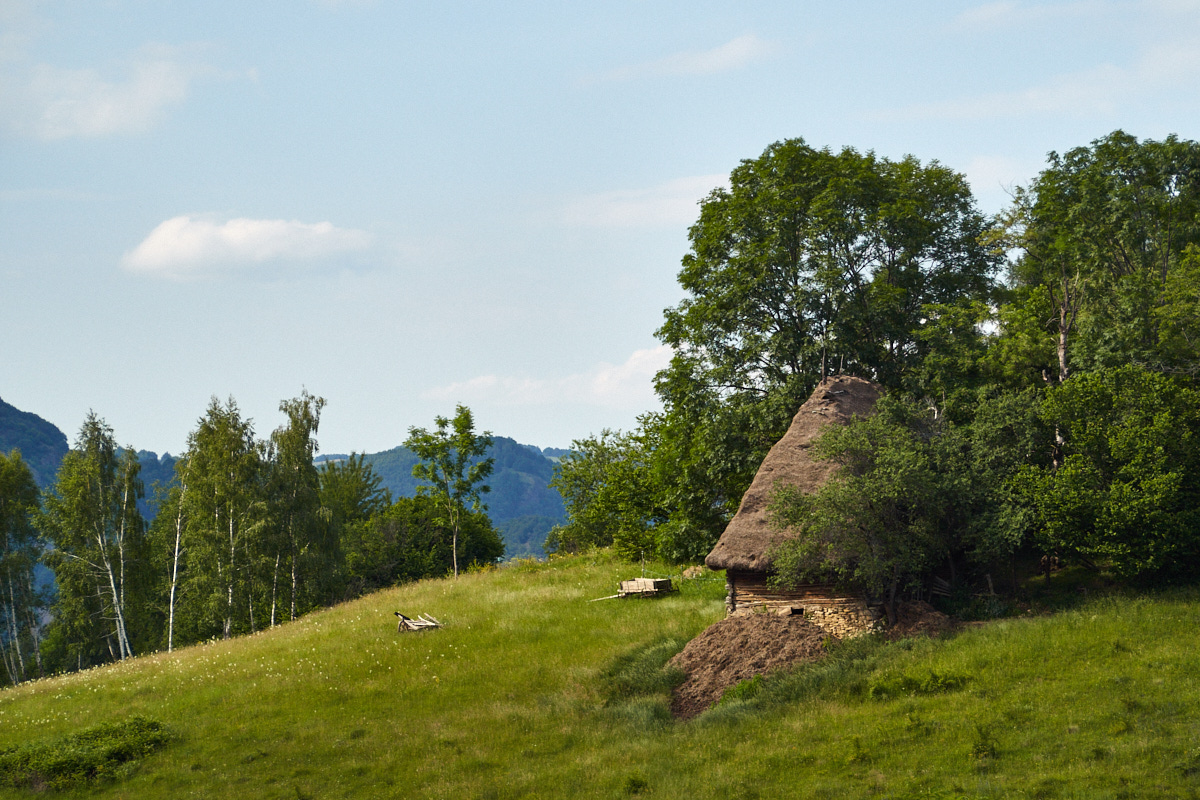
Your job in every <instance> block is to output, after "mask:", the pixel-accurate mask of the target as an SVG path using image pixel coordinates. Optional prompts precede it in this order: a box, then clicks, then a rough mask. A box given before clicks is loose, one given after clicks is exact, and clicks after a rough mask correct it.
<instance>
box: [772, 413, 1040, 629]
mask: <svg viewBox="0 0 1200 800" xmlns="http://www.w3.org/2000/svg"><path fill="white" fill-rule="evenodd" d="M1037 408H1038V400H1037V397H1036V396H1035V395H1034V394H1032V393H1030V392H1025V393H1021V394H1017V393H989V392H987V391H986V390H982V391H980V392H979V393H978V394H977V396H976V398H975V415H974V418H973V419H971V420H970V421H969V422H968V423H966V424H955V423H954V422H953V421H952V420H951V419H950V418H948V417H947V416H945V415H944V414H942V413H941V412H940V411H939V410H938V409H937V408H936V407H931V406H924V405H921V404H918V403H915V402H913V401H911V400H905V399H903V398H902V397H899V396H889V397H885V398H883V399H882V400H881V401H880V403H879V405H878V407H877V412H876V413H875V414H874V415H872V416H871V417H868V418H867V419H860V420H854V421H852V422H851V423H850V424H848V425H845V426H839V425H834V426H830V427H829V429H828V430H826V431H825V432H824V433H823V434H822V435H821V437H820V438H819V439H818V441H817V443H816V445H815V448H814V452H815V454H816V455H817V457H819V458H822V459H827V460H832V461H833V462H834V463H835V464H837V465H838V470H837V472H836V473H835V474H834V477H833V478H832V479H831V480H830V481H829V483H828V484H827V485H825V486H824V487H822V488H821V489H820V490H819V491H818V492H817V493H816V494H815V495H805V494H803V493H801V492H800V491H799V490H797V489H794V488H791V487H781V488H780V489H779V490H778V491H777V492H776V495H775V497H774V498H773V501H772V508H771V514H772V517H773V520H774V523H775V524H776V525H777V526H778V527H780V528H781V529H785V530H790V531H791V532H792V533H793V535H794V538H793V539H792V540H791V541H788V542H786V543H784V544H782V545H781V546H780V547H779V548H778V551H777V553H776V554H775V565H776V569H777V571H778V578H777V579H778V580H779V582H781V583H783V584H785V585H794V584H797V583H803V582H810V581H818V582H823V581H835V582H838V583H842V584H844V585H847V586H850V587H853V588H855V589H858V590H862V591H865V592H866V593H867V594H868V595H871V596H874V597H877V598H880V599H881V600H882V601H883V602H884V606H885V608H886V609H887V611H888V614H889V617H891V618H892V619H894V617H895V601H896V597H897V594H898V593H901V592H903V591H905V590H908V589H918V588H920V587H921V586H923V585H924V582H925V580H926V579H927V578H928V576H929V574H930V573H932V572H933V571H934V570H935V569H938V568H940V567H942V566H946V567H948V570H949V574H950V578H951V582H952V583H954V582H957V580H958V577H957V576H958V573H959V571H960V568H959V566H958V565H959V564H962V563H964V562H965V564H966V566H968V567H970V568H971V569H972V570H975V571H976V574H977V575H978V573H979V572H983V571H985V570H986V571H987V572H988V574H990V573H991V571H992V570H993V569H994V568H996V567H1000V566H1002V565H1004V564H1005V562H1009V563H1011V562H1010V561H1009V559H1011V557H1012V555H1013V554H1014V553H1015V552H1016V551H1017V549H1018V548H1020V547H1021V546H1022V545H1023V544H1024V543H1025V542H1026V541H1027V539H1028V536H1029V535H1030V531H1031V529H1032V528H1033V519H1032V518H1031V516H1030V514H1029V510H1028V507H1027V504H1026V503H1025V501H1024V498H1023V497H1022V495H1021V494H1020V492H1019V491H1018V490H1017V489H1016V488H1015V486H1014V482H1015V480H1016V477H1017V473H1018V471H1019V470H1020V469H1021V468H1022V466H1023V465H1026V464H1028V463H1030V462H1031V461H1032V462H1036V461H1037V460H1038V454H1039V452H1044V451H1045V450H1046V449H1047V448H1046V443H1047V442H1048V441H1049V433H1048V431H1047V429H1046V428H1045V427H1044V426H1043V425H1040V424H1038V422H1037V419H1036V414H1037Z"/></svg>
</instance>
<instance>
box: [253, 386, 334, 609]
mask: <svg viewBox="0 0 1200 800" xmlns="http://www.w3.org/2000/svg"><path fill="white" fill-rule="evenodd" d="M324 407H325V398H323V397H314V396H312V395H310V394H309V393H308V392H307V391H305V392H303V393H302V394H301V395H300V397H297V398H294V399H292V400H284V401H283V402H282V403H280V404H279V410H280V411H282V412H283V413H284V414H286V415H287V420H288V421H287V424H285V425H283V426H281V427H279V428H278V429H276V430H275V432H274V433H272V434H271V442H270V452H269V453H268V460H269V462H270V478H269V480H268V482H267V489H266V490H267V498H268V503H269V506H270V510H271V516H272V524H273V525H274V528H275V531H274V533H275V535H274V537H273V539H274V543H275V548H274V549H275V553H274V564H273V568H272V573H271V624H272V625H274V624H275V622H276V603H277V597H278V583H279V570H280V561H281V559H283V558H286V562H285V564H286V568H287V571H288V575H287V577H288V579H289V581H288V588H289V591H288V615H289V617H288V618H289V619H295V618H296V615H297V613H303V612H304V611H307V610H308V609H309V608H310V607H312V605H313V604H315V603H316V602H319V598H321V595H322V592H321V591H320V589H319V588H318V587H317V586H316V584H317V583H328V582H327V581H323V580H322V577H323V576H332V574H333V573H334V572H335V571H336V570H335V564H336V561H337V540H336V538H334V537H330V536H328V535H327V534H328V533H329V532H330V531H329V528H328V526H327V525H325V524H324V522H323V520H322V518H321V513H320V510H321V479H320V476H319V475H318V473H317V468H316V467H315V466H314V465H313V456H314V455H315V454H316V452H317V442H316V439H315V438H314V437H315V436H316V433H317V428H318V427H319V426H320V423H321V409H322V408H324ZM328 588H329V587H328V586H326V590H327V591H328Z"/></svg>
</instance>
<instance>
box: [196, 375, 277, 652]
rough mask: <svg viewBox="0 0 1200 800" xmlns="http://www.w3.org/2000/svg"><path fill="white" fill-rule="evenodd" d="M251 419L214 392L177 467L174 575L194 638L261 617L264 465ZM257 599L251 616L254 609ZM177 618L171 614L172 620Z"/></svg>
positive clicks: (256, 622) (255, 623) (269, 562)
mask: <svg viewBox="0 0 1200 800" xmlns="http://www.w3.org/2000/svg"><path fill="white" fill-rule="evenodd" d="M263 456H264V453H263V447H262V445H261V443H260V442H259V441H258V440H257V439H256V438H255V436H254V427H253V425H252V423H251V421H250V420H249V419H245V418H243V417H242V415H241V411H240V410H239V409H238V407H237V404H236V403H235V402H234V400H233V398H230V399H229V400H228V401H227V402H226V403H225V404H224V405H222V404H221V403H220V402H219V401H218V400H217V399H216V398H215V397H214V398H213V399H212V401H211V402H210V403H209V406H208V409H207V410H206V412H205V414H204V416H203V417H201V418H200V420H199V423H198V424H197V427H196V429H195V430H194V431H192V433H191V434H189V435H188V449H187V452H186V453H185V454H184V455H183V457H182V458H180V460H179V463H178V464H177V465H176V469H177V470H178V471H179V473H180V475H181V477H182V478H183V479H184V480H185V483H186V486H187V489H186V491H185V492H183V493H182V512H181V513H182V519H183V525H184V529H183V531H182V539H183V540H184V544H183V546H182V551H183V553H184V556H185V559H186V561H185V564H184V565H183V567H182V568H181V569H182V572H183V575H182V576H181V578H180V580H181V582H182V586H181V590H182V592H183V595H184V596H183V598H182V599H183V600H184V601H185V602H186V606H187V608H186V612H187V613H186V619H185V620H182V621H183V622H185V623H186V624H187V627H188V629H189V630H188V632H187V634H186V635H185V640H190V641H197V640H202V639H206V638H208V637H210V636H212V635H215V634H217V633H219V634H220V635H221V636H223V637H224V638H229V637H231V636H233V635H234V634H235V633H239V632H243V631H254V630H257V629H258V627H260V626H261V624H262V623H263V617H262V606H263V604H264V603H265V602H267V601H268V600H269V594H268V593H267V592H266V591H264V588H265V585H266V584H267V581H266V580H264V579H265V577H266V575H268V574H269V568H270V567H271V566H273V557H274V555H275V554H274V553H273V552H272V553H270V554H269V555H268V553H267V552H266V551H265V549H264V545H265V538H266V537H265V531H266V526H267V513H266V511H267V509H266V500H265V482H266V465H265V459H264V457H263ZM256 606H257V608H258V616H257V617H256V616H255V609H256ZM180 622H181V620H180V619H179V618H178V617H177V618H176V620H175V624H176V627H177V628H178V625H179V623H180Z"/></svg>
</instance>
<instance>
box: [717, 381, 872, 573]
mask: <svg viewBox="0 0 1200 800" xmlns="http://www.w3.org/2000/svg"><path fill="white" fill-rule="evenodd" d="M879 394H880V390H879V386H878V385H876V384H874V383H872V382H871V381H868V380H864V379H862V378H852V377H849V376H845V375H838V376H836V377H832V378H826V379H825V380H823V381H821V382H820V383H819V384H817V388H816V389H815V390H814V391H813V393H812V396H811V397H809V398H808V400H807V401H805V403H804V405H802V406H800V410H799V411H797V412H796V416H795V417H793V418H792V424H791V426H790V427H789V428H788V430H787V433H785V434H784V435H783V438H782V439H780V440H779V441H778V442H776V443H775V446H774V447H772V448H771V451H770V452H769V453H767V457H766V458H764V459H763V462H762V466H760V467H759V468H758V472H757V473H756V474H755V476H754V480H753V482H751V484H750V488H749V489H747V490H746V494H745V495H743V496H742V503H741V505H740V506H739V507H738V511H737V514H735V515H734V517H733V519H731V520H730V521H729V525H727V526H726V528H725V532H724V533H722V534H721V538H720V539H719V540H718V541H717V545H716V547H714V548H713V550H712V552H711V553H709V554H708V557H707V558H706V559H705V560H704V563H706V564H708V566H709V568H710V569H735V570H745V571H751V572H766V571H768V570H769V569H770V568H771V563H770V558H769V557H768V552H769V551H770V549H771V547H772V546H773V545H775V544H777V543H779V542H782V541H784V540H785V539H786V538H787V537H786V534H783V533H781V532H780V531H777V530H775V529H774V528H773V527H772V526H771V524H770V522H769V521H768V519H767V505H768V504H769V503H770V500H771V493H772V492H773V491H774V489H775V487H776V486H777V485H785V486H796V487H799V488H800V489H801V490H802V491H804V492H805V493H807V494H813V493H815V492H816V491H817V490H818V489H820V488H821V487H822V486H823V485H824V484H825V482H826V481H827V480H829V476H830V474H832V472H833V471H834V469H836V465H834V464H832V463H830V462H827V461H817V460H816V459H815V458H813V456H812V454H811V452H810V448H811V447H812V443H813V441H814V440H816V438H817V436H819V435H820V433H821V431H822V429H824V428H825V426H826V425H830V424H839V425H845V424H846V423H847V422H849V421H850V420H851V418H853V417H865V416H868V415H869V414H871V412H872V411H873V410H874V408H875V402H876V401H877V400H878V399H879Z"/></svg>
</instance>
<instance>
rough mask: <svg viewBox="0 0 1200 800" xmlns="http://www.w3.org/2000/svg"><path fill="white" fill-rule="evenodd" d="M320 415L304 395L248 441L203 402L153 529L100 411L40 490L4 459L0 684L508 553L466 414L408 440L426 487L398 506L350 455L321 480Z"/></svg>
mask: <svg viewBox="0 0 1200 800" xmlns="http://www.w3.org/2000/svg"><path fill="white" fill-rule="evenodd" d="M324 406H325V400H324V399H323V398H320V397H315V396H313V395H310V394H309V393H308V392H307V391H305V392H303V393H302V394H301V395H300V396H299V397H297V398H293V399H291V400H285V401H283V402H282V403H281V404H280V407H279V410H280V411H281V412H282V413H283V414H284V416H285V418H286V422H284V424H282V425H281V426H279V427H278V428H276V429H275V430H274V431H273V432H272V433H271V434H270V436H269V437H268V438H266V439H259V438H258V437H257V436H256V434H255V431H254V427H253V423H252V421H251V420H250V419H248V418H246V417H245V416H244V415H243V414H242V413H241V411H240V409H239V408H238V406H237V404H236V402H235V401H234V400H233V399H232V398H230V399H229V400H227V401H226V402H224V403H221V402H220V401H218V400H217V399H216V398H213V400H212V401H211V402H210V404H209V406H208V408H207V409H206V411H205V413H204V414H203V416H201V417H200V419H199V421H198V422H197V425H196V428H195V429H194V430H193V431H192V432H191V433H190V434H189V435H188V439H187V449H186V452H185V453H184V454H183V455H182V456H181V457H180V458H179V459H178V460H177V461H176V462H175V476H174V479H173V480H172V481H170V482H169V483H168V484H166V485H161V486H158V487H156V489H155V490H154V492H155V496H154V497H153V498H152V504H153V506H154V508H155V511H156V513H155V514H154V516H153V520H152V521H151V522H150V523H149V524H147V522H146V520H145V519H144V518H143V516H142V514H141V512H140V511H139V508H138V501H139V500H141V499H142V498H143V497H144V496H145V494H146V489H145V487H144V486H143V484H142V481H141V478H140V476H139V471H140V464H139V461H138V458H137V455H136V452H135V450H134V449H133V448H132V447H124V448H122V447H119V446H118V445H117V440H116V438H115V435H114V433H113V430H112V428H111V427H110V426H109V425H108V424H107V423H106V422H105V421H104V420H103V419H101V418H100V417H99V416H97V415H96V414H95V413H89V415H88V417H87V419H86V420H85V421H84V423H83V425H82V427H81V428H80V431H79V435H78V437H77V438H76V441H75V444H74V446H73V447H72V448H71V449H70V451H69V452H68V453H67V455H66V457H65V458H64V459H63V462H62V464H61V466H60V467H59V470H58V473H57V476H56V480H55V481H54V483H53V485H52V486H50V487H49V488H48V489H47V490H46V491H44V492H42V493H39V492H38V490H37V487H36V484H35V483H34V479H33V475H32V473H31V471H30V469H29V466H28V465H27V464H26V463H25V462H24V461H23V460H22V458H21V455H20V453H19V451H13V452H11V453H9V454H7V455H5V454H3V453H0V526H2V528H0V530H2V534H3V536H2V537H0V546H2V547H3V550H0V582H3V587H2V591H3V594H4V597H3V598H2V599H0V621H2V623H3V626H4V628H3V631H2V632H0V643H2V644H3V647H2V651H3V661H4V669H5V676H4V677H6V678H7V679H8V680H9V681H10V682H12V683H17V682H20V681H22V680H26V679H28V678H31V677H37V676H40V675H46V674H52V673H55V672H61V671H66V670H76V669H82V668H86V667H90V666H94V665H97V664H102V663H106V662H110V661H116V660H121V659H124V658H128V657H131V656H134V655H137V654H140V653H146V652H150V651H154V650H172V649H174V648H176V647H180V646H183V645H187V644H192V643H195V642H199V641H205V640H208V639H212V638H229V637H231V636H236V635H240V634H245V633H253V632H255V631H258V630H263V629H265V628H269V627H271V626H274V625H278V624H280V623H282V622H284V621H287V620H292V619H296V618H297V617H299V616H301V615H303V614H305V613H307V612H309V611H311V610H313V609H316V608H320V607H323V606H327V605H331V604H333V603H336V602H340V601H342V600H346V599H349V598H352V597H355V596H358V595H361V594H363V593H365V592H369V591H373V590H375V589H379V588H383V587H386V586H392V585H395V584H397V583H400V582H404V581H411V580H418V579H421V578H426V577H434V576H440V575H446V574H455V575H457V573H458V570H459V565H460V564H467V565H473V564H474V565H478V564H491V563H494V562H495V561H496V560H497V559H499V558H500V557H501V556H502V555H503V552H504V546H503V543H502V542H501V540H500V537H499V535H498V534H497V532H496V531H495V529H494V528H493V527H492V525H491V522H490V520H489V519H488V517H487V515H486V513H485V510H486V507H485V506H483V504H482V503H481V502H480V499H481V494H482V493H483V492H486V491H487V487H486V486H485V485H483V484H482V481H483V480H485V479H486V478H487V476H488V475H489V474H490V471H491V461H490V459H483V458H481V457H482V455H483V454H484V452H485V450H486V448H487V446H488V445H489V444H490V443H491V436H490V434H487V433H484V434H481V435H477V434H476V433H475V431H474V420H473V417H472V414H471V412H470V410H469V409H467V408H465V407H463V406H459V407H458V409H457V413H456V415H455V417H454V418H453V419H447V418H443V417H438V418H436V423H437V425H436V427H435V428H434V429H433V430H432V431H429V430H426V429H423V428H417V427H413V428H411V429H410V431H409V439H408V441H407V442H406V446H408V447H409V448H410V449H412V450H413V452H415V453H416V454H417V455H418V456H419V457H420V459H421V460H420V462H418V464H417V466H416V467H415V468H414V473H415V474H417V477H419V478H421V479H422V480H423V481H425V484H426V485H424V486H423V487H422V488H421V489H420V490H419V491H418V492H417V494H416V496H414V497H411V498H400V499H397V500H395V501H393V499H392V497H391V496H390V493H389V492H388V491H387V490H386V489H384V488H381V485H380V479H379V477H378V476H377V475H375V474H374V472H373V471H372V470H371V467H370V466H369V465H367V464H365V463H364V461H363V458H362V456H361V455H357V454H355V455H351V456H350V457H349V458H348V459H345V460H342V461H328V462H325V463H323V464H322V465H321V467H320V468H318V467H317V466H315V465H314V461H313V457H314V455H315V454H316V452H317V441H316V434H317V431H318V428H319V425H320V418H321V412H322V410H323V408H324ZM38 564H42V565H44V566H46V567H48V568H49V569H50V570H52V571H53V576H54V581H53V586H52V587H45V586H39V582H38V581H37V579H36V567H37V565H38Z"/></svg>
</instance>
